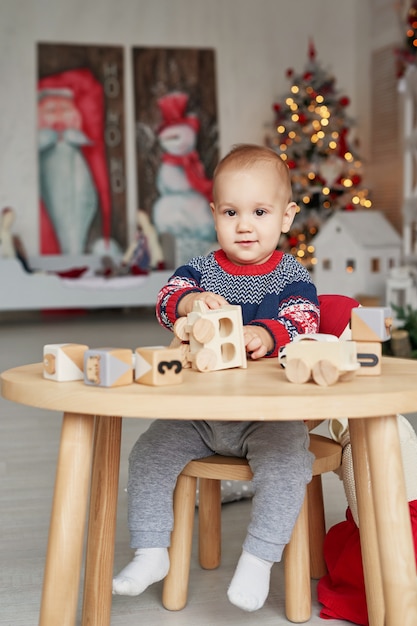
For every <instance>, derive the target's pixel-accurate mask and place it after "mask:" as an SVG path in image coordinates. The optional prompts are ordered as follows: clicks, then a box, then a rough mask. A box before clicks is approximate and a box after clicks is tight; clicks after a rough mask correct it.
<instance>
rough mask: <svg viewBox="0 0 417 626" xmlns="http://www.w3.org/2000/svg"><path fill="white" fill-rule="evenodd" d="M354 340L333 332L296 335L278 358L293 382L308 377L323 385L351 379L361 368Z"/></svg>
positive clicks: (300, 381) (304, 379) (299, 381)
mask: <svg viewBox="0 0 417 626" xmlns="http://www.w3.org/2000/svg"><path fill="white" fill-rule="evenodd" d="M356 353H357V346H356V342H354V341H340V340H339V339H338V338H337V337H335V336H334V335H320V334H317V335H299V336H298V337H296V338H295V340H294V341H292V342H291V343H288V344H287V345H285V346H283V347H282V348H281V350H280V353H279V356H278V359H279V362H280V364H281V366H282V367H284V368H285V375H286V377H287V379H288V380H289V381H290V382H292V383H306V382H308V381H309V380H310V379H311V378H312V379H313V380H314V382H315V383H317V384H318V385H322V386H328V385H333V384H334V383H336V382H337V381H338V380H341V381H342V380H350V379H351V378H353V376H355V374H356V373H357V371H358V370H359V368H360V364H359V362H358V360H357V356H356Z"/></svg>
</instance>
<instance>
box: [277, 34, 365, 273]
mask: <svg viewBox="0 0 417 626" xmlns="http://www.w3.org/2000/svg"><path fill="white" fill-rule="evenodd" d="M286 75H287V78H288V80H289V82H290V89H289V92H288V93H287V94H286V95H285V96H284V97H283V98H282V100H281V101H280V102H276V103H275V104H274V105H273V110H274V115H275V120H274V123H273V125H272V127H271V128H270V130H269V132H268V133H267V136H266V143H267V145H268V146H269V147H270V148H272V149H273V150H275V151H276V152H277V153H278V154H279V155H280V156H281V158H282V159H283V160H284V161H285V162H286V163H287V165H288V167H289V168H290V171H291V181H292V187H293V199H294V201H295V202H296V203H297V204H298V206H299V209H300V210H299V213H298V215H297V217H296V219H295V220H294V226H293V228H292V230H291V231H290V232H289V233H288V234H287V235H286V237H284V240H283V241H282V247H283V248H284V249H286V250H288V251H290V252H291V253H292V254H294V255H296V256H297V258H298V259H299V260H300V261H301V262H302V263H303V264H304V265H306V266H307V267H309V268H311V267H312V266H313V265H314V262H315V258H314V247H313V245H312V244H311V240H312V238H313V237H314V236H315V235H316V234H317V232H318V230H319V228H320V225H321V224H322V223H323V221H324V220H326V219H327V218H328V217H329V216H330V215H331V214H332V213H333V212H334V211H339V210H344V211H351V210H355V209H364V208H369V207H370V206H371V201H370V200H369V198H368V190H367V189H365V188H363V187H362V163H361V161H360V158H359V155H358V154H357V151H356V149H355V148H354V147H353V146H351V145H350V144H349V131H350V129H351V127H352V125H353V121H352V120H351V119H350V118H349V117H348V116H347V113H346V109H347V107H348V105H349V104H350V101H349V98H348V97H347V96H345V95H341V94H340V93H339V92H338V90H337V89H336V80H335V78H334V76H333V75H332V74H330V73H329V72H328V71H326V70H325V69H324V68H323V67H322V66H321V64H320V63H319V62H318V61H317V59H316V50H315V47H314V44H313V43H312V42H311V43H310V45H309V51H308V60H307V63H306V66H305V68H304V70H303V72H302V73H300V74H296V73H295V72H294V70H293V69H288V70H287V72H286Z"/></svg>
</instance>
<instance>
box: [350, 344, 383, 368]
mask: <svg viewBox="0 0 417 626" xmlns="http://www.w3.org/2000/svg"><path fill="white" fill-rule="evenodd" d="M356 350H357V354H356V357H357V359H358V361H359V363H360V369H359V370H358V373H357V375H358V376H379V375H380V374H381V357H382V344H381V342H380V341H357V342H356Z"/></svg>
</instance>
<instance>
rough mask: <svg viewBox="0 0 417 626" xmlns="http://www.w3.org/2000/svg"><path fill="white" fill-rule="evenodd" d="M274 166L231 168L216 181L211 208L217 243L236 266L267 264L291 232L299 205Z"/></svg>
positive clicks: (265, 164)
mask: <svg viewBox="0 0 417 626" xmlns="http://www.w3.org/2000/svg"><path fill="white" fill-rule="evenodd" d="M287 194H288V191H287V187H286V185H284V183H283V181H282V177H281V176H280V175H279V173H277V169H276V166H275V165H273V164H270V163H257V164H254V165H252V166H251V167H246V168H243V169H238V168H235V167H233V166H229V167H227V168H226V169H225V170H224V171H223V172H221V173H220V174H219V175H218V177H217V180H216V186H215V198H214V202H213V203H212V204H211V210H212V212H213V217H214V224H215V227H216V232H217V239H218V241H219V244H220V246H221V247H222V249H223V250H224V252H225V253H226V255H227V257H228V258H229V260H230V261H232V262H233V263H235V264H236V265H253V264H255V265H258V264H260V263H265V262H266V261H267V260H268V259H269V258H270V257H271V255H272V253H273V252H274V250H275V249H276V247H277V245H278V241H279V238H280V235H281V233H285V232H288V230H289V228H290V226H291V224H292V221H293V219H294V215H295V212H296V208H297V207H296V204H295V203H294V202H290V203H288V197H287Z"/></svg>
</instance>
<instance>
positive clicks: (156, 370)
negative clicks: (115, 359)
mask: <svg viewBox="0 0 417 626" xmlns="http://www.w3.org/2000/svg"><path fill="white" fill-rule="evenodd" d="M135 356H136V362H135V382H137V383H141V384H143V385H156V386H158V385H178V384H179V383H182V358H183V355H182V353H181V350H180V348H165V347H162V346H154V347H145V348H136V350H135Z"/></svg>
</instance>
